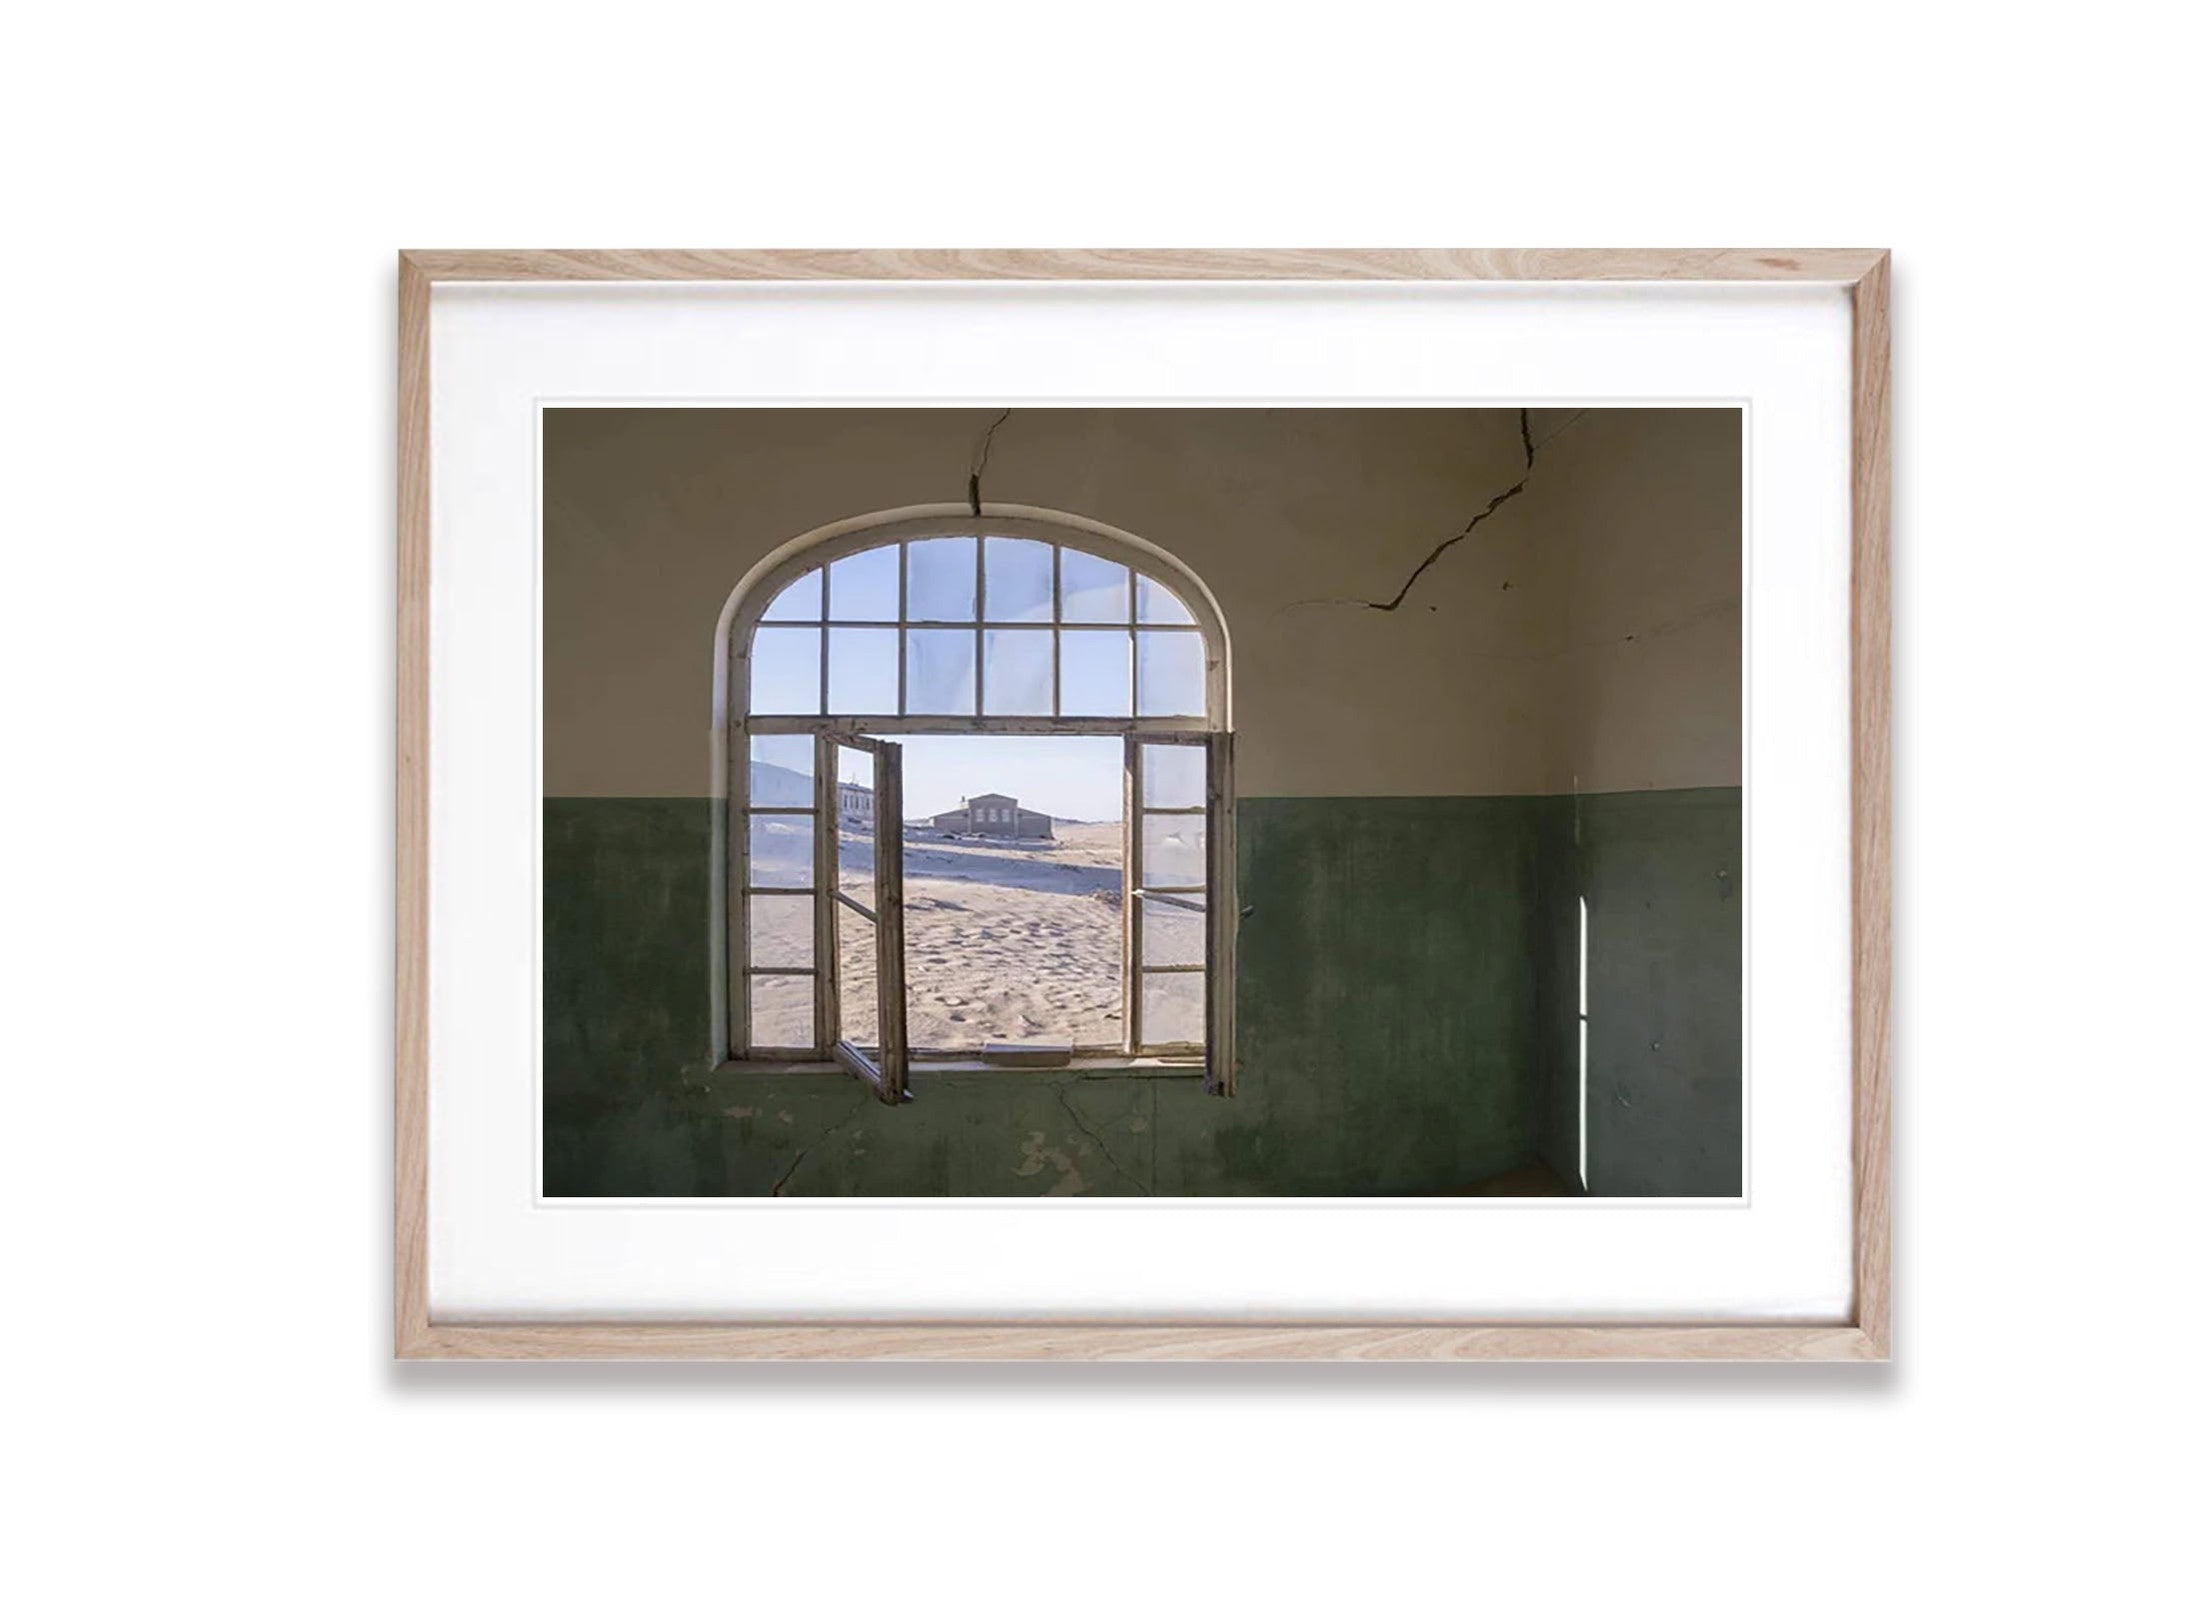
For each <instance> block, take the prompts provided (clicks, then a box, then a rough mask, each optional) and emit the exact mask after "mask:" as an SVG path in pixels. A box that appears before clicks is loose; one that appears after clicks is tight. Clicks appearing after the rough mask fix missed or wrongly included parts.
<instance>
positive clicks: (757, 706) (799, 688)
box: [748, 627, 818, 716]
mask: <svg viewBox="0 0 2199 1599" xmlns="http://www.w3.org/2000/svg"><path fill="white" fill-rule="evenodd" d="M817 638H818V630H817V629H816V628H814V627H759V628H758V629H756V631H755V632H753V633H751V634H750V635H749V642H748V708H749V710H750V711H751V712H753V713H754V714H755V715H758V716H815V715H816V714H817Z"/></svg>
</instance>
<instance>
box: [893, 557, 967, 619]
mask: <svg viewBox="0 0 2199 1599" xmlns="http://www.w3.org/2000/svg"><path fill="white" fill-rule="evenodd" d="M909 620H910V621H912V622H974V621H976V620H977V540H975V539H918V540H917V541H916V542H915V543H913V544H911V545H910V546H909Z"/></svg>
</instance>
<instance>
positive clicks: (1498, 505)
mask: <svg viewBox="0 0 2199 1599" xmlns="http://www.w3.org/2000/svg"><path fill="white" fill-rule="evenodd" d="M1591 409H1592V407H1589V406H1583V407H1581V409H1579V410H1578V411H1575V412H1574V413H1573V414H1572V415H1571V416H1569V417H1567V418H1566V419H1565V420H1564V421H1563V422H1561V423H1559V424H1558V425H1557V426H1556V427H1554V428H1552V429H1551V430H1550V432H1549V434H1548V435H1547V436H1546V437H1545V438H1544V439H1543V441H1542V443H1541V444H1539V445H1538V444H1537V443H1536V442H1535V435H1534V432H1533V430H1532V429H1531V428H1530V427H1529V425H1528V417H1527V407H1525V406H1521V407H1520V412H1519V442H1520V449H1521V451H1522V452H1523V453H1524V454H1525V455H1526V457H1527V464H1526V465H1525V466H1524V467H1523V468H1522V469H1521V471H1520V475H1519V478H1518V480H1517V481H1516V482H1514V483H1513V484H1512V486H1511V487H1510V488H1507V489H1505V490H1503V491H1502V492H1501V493H1499V494H1498V495H1496V496H1495V497H1494V498H1493V499H1491V500H1490V501H1489V503H1488V504H1487V505H1485V506H1483V507H1482V508H1481V509H1480V511H1478V512H1477V513H1475V515H1474V518H1473V520H1472V521H1470V522H1468V523H1467V524H1466V525H1465V526H1464V527H1462V528H1460V529H1459V530H1458V531H1457V532H1456V533H1454V534H1452V535H1451V536H1450V537H1449V538H1447V539H1445V540H1443V541H1442V542H1441V543H1440V544H1438V545H1437V546H1436V547H1435V548H1434V549H1432V550H1430V551H1429V552H1428V553H1427V554H1426V555H1424V556H1422V557H1421V560H1420V564H1419V565H1418V566H1416V567H1414V568H1413V570H1412V575H1411V576H1410V577H1408V578H1406V579H1405V582H1404V585H1403V587H1401V588H1399V589H1398V591H1397V592H1396V593H1395V594H1393V595H1392V596H1390V598H1388V599H1386V600H1356V599H1334V600H1293V601H1292V602H1291V603H1290V604H1289V605H1286V606H1284V607H1283V609H1284V610H1285V611H1290V610H1295V609H1296V608H1297V607H1299V606H1301V605H1355V606H1358V607H1359V608H1360V609H1361V610H1367V611H1381V612H1383V613H1385V614H1389V615H1394V614H1395V613H1396V612H1397V611H1398V610H1399V609H1400V608H1401V607H1402V606H1403V605H1404V603H1405V597H1406V596H1407V595H1409V594H1410V593H1412V591H1413V585H1414V584H1416V583H1418V582H1419V581H1420V580H1421V578H1423V577H1425V576H1426V575H1427V572H1428V569H1429V568H1430V567H1432V566H1434V565H1435V563H1436V562H1438V561H1440V560H1441V559H1443V557H1444V555H1445V554H1447V553H1448V552H1449V551H1451V550H1452V549H1454V548H1456V547H1457V546H1458V545H1460V544H1463V543H1464V542H1465V541H1466V538H1467V536H1468V535H1469V534H1471V533H1472V532H1473V531H1474V529H1475V528H1477V527H1479V526H1481V524H1482V523H1484V522H1486V521H1488V520H1489V518H1490V517H1492V516H1494V515H1495V514H1496V513H1497V512H1498V511H1499V510H1500V509H1502V508H1503V506H1504V505H1505V504H1506V503H1507V502H1509V501H1511V500H1513V499H1515V498H1517V497H1518V496H1519V495H1520V494H1521V493H1522V492H1523V491H1524V490H1525V489H1526V487H1527V484H1528V481H1529V480H1530V479H1531V478H1533V477H1534V475H1535V456H1536V453H1537V452H1538V451H1539V450H1545V449H1548V448H1549V447H1550V443H1551V440H1553V439H1555V438H1556V437H1557V436H1558V435H1559V434H1561V433H1563V432H1565V431H1566V429H1568V428H1570V427H1571V426H1573V424H1574V423H1576V422H1578V421H1579V420H1580V419H1581V418H1582V417H1584V416H1586V415H1588V413H1589V411H1590V410H1591ZM1504 586H1505V587H1506V588H1510V587H1511V586H1512V585H1511V584H1510V582H1506V584H1505V585H1504Z"/></svg>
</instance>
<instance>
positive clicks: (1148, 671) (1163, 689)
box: [832, 633, 1206, 716]
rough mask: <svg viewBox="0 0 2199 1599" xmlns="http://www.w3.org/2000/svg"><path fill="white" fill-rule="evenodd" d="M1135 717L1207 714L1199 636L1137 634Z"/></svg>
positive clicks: (1204, 651) (836, 645)
mask: <svg viewBox="0 0 2199 1599" xmlns="http://www.w3.org/2000/svg"><path fill="white" fill-rule="evenodd" d="M832 647H833V648H834V649H838V648H839V647H840V646H839V644H838V642H837V641H835V643H834V644H833V646H832ZM1138 714H1139V715H1140V716H1204V715H1205V714H1206V645H1205V644H1204V643H1203V642H1202V641H1201V639H1200V638H1199V635H1198V634H1196V633H1140V634H1139V635H1138Z"/></svg>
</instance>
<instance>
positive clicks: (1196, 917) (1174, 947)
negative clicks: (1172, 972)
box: [1138, 894, 1206, 966]
mask: <svg viewBox="0 0 2199 1599" xmlns="http://www.w3.org/2000/svg"><path fill="white" fill-rule="evenodd" d="M1138 906H1139V911H1138V914H1139V915H1140V916H1141V917H1143V918H1144V923H1145V925H1144V927H1143V928H1142V929H1141V930H1140V934H1141V936H1142V937H1143V938H1144V940H1145V947H1144V949H1143V950H1142V951H1141V952H1140V953H1141V954H1142V955H1143V957H1144V960H1145V964H1146V965H1148V966H1204V965H1205V964H1206V896H1205V895H1204V894H1166V895H1155V894H1148V895H1146V896H1145V897H1144V898H1143V899H1141V900H1139V901H1138Z"/></svg>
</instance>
